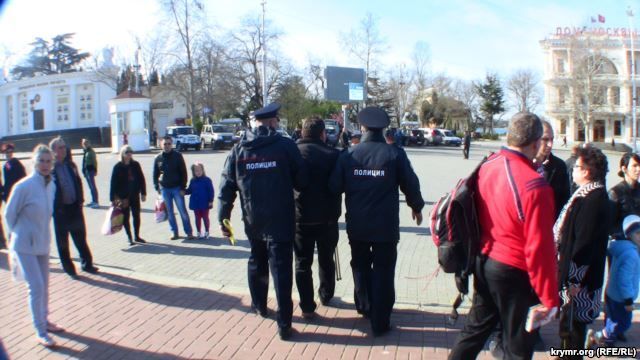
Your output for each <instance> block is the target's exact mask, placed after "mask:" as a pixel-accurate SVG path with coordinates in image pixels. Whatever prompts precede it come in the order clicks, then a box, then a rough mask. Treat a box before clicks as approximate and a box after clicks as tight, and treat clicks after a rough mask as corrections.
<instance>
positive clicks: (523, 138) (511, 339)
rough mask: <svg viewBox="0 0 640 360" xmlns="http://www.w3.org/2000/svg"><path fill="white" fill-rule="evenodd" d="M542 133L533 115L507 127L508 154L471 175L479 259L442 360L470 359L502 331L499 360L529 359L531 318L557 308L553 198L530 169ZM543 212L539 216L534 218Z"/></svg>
mask: <svg viewBox="0 0 640 360" xmlns="http://www.w3.org/2000/svg"><path fill="white" fill-rule="evenodd" d="M542 133H543V128H542V122H541V121H540V118H538V116H536V115H535V114H532V113H517V114H516V115H514V116H513V118H512V119H511V122H510V125H509V131H508V134H507V147H504V148H502V149H501V150H500V151H499V152H497V153H495V154H493V155H491V156H490V157H489V159H488V161H487V162H486V163H485V164H484V165H482V167H481V168H480V172H479V175H478V184H477V187H478V189H477V195H476V196H477V197H476V208H477V209H478V221H479V224H480V235H481V238H480V239H481V243H480V250H481V255H480V256H478V257H477V259H476V268H475V271H474V283H473V304H472V305H471V309H470V310H469V314H468V315H467V323H466V324H465V326H464V328H463V330H462V331H461V332H460V334H459V335H458V338H457V340H456V342H455V344H454V345H453V348H452V350H451V353H450V354H449V359H451V360H457V359H461V360H466V359H475V358H476V357H477V356H478V354H479V353H480V351H482V348H483V347H484V346H485V343H486V341H487V338H488V337H489V336H490V335H491V333H492V331H493V330H494V329H495V328H496V326H497V325H498V324H501V330H502V336H501V339H502V343H503V351H504V358H506V359H531V357H532V356H533V345H534V340H535V337H536V335H535V331H534V333H529V332H527V331H526V330H525V325H526V322H527V315H528V314H529V311H530V307H532V306H533V305H536V304H539V303H542V304H541V306H540V307H537V308H536V310H535V311H532V316H533V317H534V318H544V317H546V316H548V315H549V314H550V313H551V312H552V311H553V310H552V309H553V308H556V307H557V306H558V305H559V297H558V280H557V277H558V271H557V270H558V267H557V255H556V249H555V246H554V242H553V217H554V214H555V210H554V206H555V204H554V200H553V191H552V189H551V187H550V186H549V185H548V184H547V182H546V181H545V180H544V179H543V178H542V177H541V176H540V174H538V173H537V172H536V170H535V168H534V166H533V162H532V160H533V158H534V157H535V156H536V154H537V153H538V150H539V147H540V138H541V137H542ZM541 209H544V211H541Z"/></svg>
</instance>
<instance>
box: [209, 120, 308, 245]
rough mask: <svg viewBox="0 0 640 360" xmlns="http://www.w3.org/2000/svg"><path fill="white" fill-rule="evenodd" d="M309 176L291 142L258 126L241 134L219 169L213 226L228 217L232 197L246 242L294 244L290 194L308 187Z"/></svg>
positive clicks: (292, 210) (293, 218)
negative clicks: (253, 240) (239, 211)
mask: <svg viewBox="0 0 640 360" xmlns="http://www.w3.org/2000/svg"><path fill="white" fill-rule="evenodd" d="M308 182H309V176H308V173H307V169H306V167H305V164H304V160H303V159H302V156H300V151H299V150H298V148H297V147H296V144H295V143H294V142H293V140H291V139H287V138H284V137H282V136H281V135H279V134H278V133H277V132H276V131H275V130H274V129H272V128H266V127H264V126H261V127H259V128H257V129H255V130H252V131H246V132H245V135H244V136H243V138H242V139H241V140H240V142H239V143H238V144H236V145H235V146H234V147H233V148H232V149H231V151H230V152H229V155H228V156H227V160H226V162H225V164H224V168H223V170H222V175H221V180H220V191H219V194H218V200H219V203H218V207H219V208H218V221H219V222H220V224H222V221H223V219H229V218H230V217H231V210H232V209H233V202H234V201H235V198H236V192H239V193H240V205H241V207H242V219H243V221H244V225H245V232H246V234H247V237H249V239H263V240H268V241H276V242H287V241H293V238H294V234H295V205H294V198H293V189H294V187H295V188H296V190H302V189H303V188H304V187H306V186H307V184H308Z"/></svg>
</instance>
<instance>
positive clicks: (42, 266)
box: [4, 145, 64, 347]
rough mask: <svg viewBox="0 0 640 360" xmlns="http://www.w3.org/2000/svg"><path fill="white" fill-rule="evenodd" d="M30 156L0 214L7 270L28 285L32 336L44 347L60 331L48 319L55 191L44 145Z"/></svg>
mask: <svg viewBox="0 0 640 360" xmlns="http://www.w3.org/2000/svg"><path fill="white" fill-rule="evenodd" d="M32 159H33V163H34V171H33V173H32V174H31V175H30V176H29V177H27V178H24V179H23V180H21V181H20V182H18V183H17V184H16V186H15V188H14V190H13V193H12V194H11V196H10V197H9V201H8V203H7V207H6V209H5V212H4V216H5V218H6V220H7V225H8V227H9V229H10V231H11V244H10V259H11V268H12V269H11V270H12V272H13V274H14V278H15V279H19V280H24V281H26V283H27V286H28V288H29V308H30V309H31V319H32V322H33V326H34V328H35V330H36V339H37V341H38V342H39V343H40V344H41V345H43V346H45V347H53V346H55V345H56V343H55V341H54V340H53V339H52V338H51V337H50V336H49V333H50V332H51V333H55V332H61V331H64V330H63V329H62V328H60V327H58V326H56V325H55V324H53V323H50V322H49V320H48V315H49V254H50V252H51V230H50V229H51V214H52V213H53V202H54V198H55V192H56V184H55V182H54V181H53V179H52V177H51V170H52V168H53V157H52V154H51V150H49V148H48V147H47V146H45V145H38V146H36V148H35V149H34V151H33V156H32Z"/></svg>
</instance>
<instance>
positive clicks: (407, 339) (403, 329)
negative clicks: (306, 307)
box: [292, 309, 464, 348]
mask: <svg viewBox="0 0 640 360" xmlns="http://www.w3.org/2000/svg"><path fill="white" fill-rule="evenodd" d="M354 312H355V311H354ZM445 316H446V315H443V314H435V313H430V312H425V311H419V310H402V309H397V310H394V311H393V314H392V315H391V325H392V328H393V330H392V331H390V332H389V333H387V334H385V335H383V336H380V337H374V336H373V335H372V333H371V325H370V323H369V320H368V319H365V318H363V317H348V318H329V317H323V316H318V317H316V319H315V320H313V321H310V322H306V323H307V324H310V325H318V326H324V327H331V328H342V329H355V330H358V331H360V332H362V333H363V334H362V335H353V334H348V335H339V334H330V333H325V332H320V331H316V332H305V331H304V330H302V331H300V330H298V333H297V334H296V335H295V338H292V341H295V342H300V343H328V344H341V345H351V346H373V345H376V346H385V345H390V346H409V347H439V348H447V347H448V346H450V345H452V344H453V341H454V339H455V337H456V336H457V334H458V331H459V326H457V327H455V328H448V327H446V328H445V325H444V324H445V323H446V320H445ZM462 320H464V319H462ZM299 323H301V321H296V324H299ZM294 328H298V329H299V328H300V326H297V325H294Z"/></svg>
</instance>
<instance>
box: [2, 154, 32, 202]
mask: <svg viewBox="0 0 640 360" xmlns="http://www.w3.org/2000/svg"><path fill="white" fill-rule="evenodd" d="M2 149H3V152H4V154H5V156H6V159H7V162H5V163H4V165H3V166H2V172H3V175H4V187H3V190H4V191H3V194H2V195H3V200H4V201H7V200H8V199H9V196H10V195H11V189H13V185H15V183H17V182H18V181H19V180H20V179H22V178H23V177H25V176H27V173H26V171H25V170H24V166H23V165H22V163H21V162H20V160H18V159H17V158H15V157H14V156H13V151H14V150H15V146H14V145H13V144H11V143H6V144H4V145H3V146H2Z"/></svg>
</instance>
